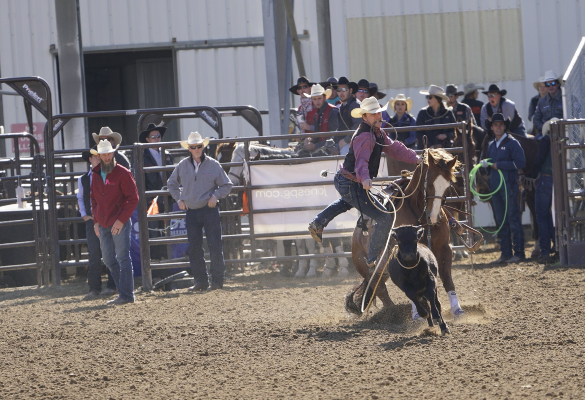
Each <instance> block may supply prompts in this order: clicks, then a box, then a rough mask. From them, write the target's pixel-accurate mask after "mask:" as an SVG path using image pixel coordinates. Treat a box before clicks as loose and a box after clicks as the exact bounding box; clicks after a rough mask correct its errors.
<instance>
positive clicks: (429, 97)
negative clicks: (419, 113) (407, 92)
mask: <svg viewBox="0 0 585 400" xmlns="http://www.w3.org/2000/svg"><path fill="white" fill-rule="evenodd" d="M425 97H426V98H427V100H430V99H434V98H435V96H433V95H432V94H427V95H426V96H425Z"/></svg>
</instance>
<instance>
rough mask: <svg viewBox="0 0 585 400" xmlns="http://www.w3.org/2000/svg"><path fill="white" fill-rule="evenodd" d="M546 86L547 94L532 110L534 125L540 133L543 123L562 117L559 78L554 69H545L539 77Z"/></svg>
mask: <svg viewBox="0 0 585 400" xmlns="http://www.w3.org/2000/svg"><path fill="white" fill-rule="evenodd" d="M541 82H542V83H544V86H545V87H546V90H547V92H548V93H547V94H546V96H544V97H542V98H541V99H540V100H538V106H537V107H536V111H535V112H534V121H533V122H534V126H535V127H536V129H537V130H538V133H539V134H540V133H541V132H542V127H543V125H544V123H545V122H546V121H548V120H550V119H551V118H559V119H562V118H563V98H562V94H561V90H560V88H561V79H560V78H558V77H557V75H556V74H555V73H554V71H552V70H549V71H546V72H545V74H544V76H543V77H542V79H541Z"/></svg>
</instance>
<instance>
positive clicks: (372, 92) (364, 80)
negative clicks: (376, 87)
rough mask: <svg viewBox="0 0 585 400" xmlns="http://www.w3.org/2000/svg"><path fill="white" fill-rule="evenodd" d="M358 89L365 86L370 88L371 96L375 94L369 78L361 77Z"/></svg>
mask: <svg viewBox="0 0 585 400" xmlns="http://www.w3.org/2000/svg"><path fill="white" fill-rule="evenodd" d="M357 86H358V89H359V88H364V89H368V94H369V95H370V96H373V95H374V91H373V90H372V89H371V88H370V82H369V81H368V80H367V79H360V80H359V81H358V83H357Z"/></svg>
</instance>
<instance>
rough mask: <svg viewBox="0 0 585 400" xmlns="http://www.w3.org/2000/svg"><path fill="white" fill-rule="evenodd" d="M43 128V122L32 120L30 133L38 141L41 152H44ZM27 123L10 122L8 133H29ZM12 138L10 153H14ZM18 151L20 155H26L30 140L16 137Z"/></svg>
mask: <svg viewBox="0 0 585 400" xmlns="http://www.w3.org/2000/svg"><path fill="white" fill-rule="evenodd" d="M43 129H45V123H44V122H34V123H33V130H34V132H33V133H32V134H33V136H34V137H35V139H36V140H37V142H38V143H39V148H40V150H41V153H44V152H45V136H44V135H43ZM29 130H30V129H29V128H28V124H27V123H18V124H11V125H10V133H21V132H26V133H30V132H29ZM14 150H15V149H14V140H13V141H12V153H13V154H14ZM18 151H20V154H21V155H24V156H28V155H29V154H30V153H29V151H30V140H29V139H26V138H22V139H18Z"/></svg>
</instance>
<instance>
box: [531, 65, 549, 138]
mask: <svg viewBox="0 0 585 400" xmlns="http://www.w3.org/2000/svg"><path fill="white" fill-rule="evenodd" d="M543 78H544V77H542V76H541V77H540V78H539V79H538V80H537V81H536V82H534V83H533V84H532V86H534V89H536V91H537V92H538V94H537V95H536V96H534V97H533V98H531V99H530V106H528V120H529V121H532V118H533V117H534V113H535V112H536V107H538V101H539V100H540V99H541V98H543V97H544V96H546V94H547V93H548V90H546V86H545V85H544V82H541V80H542V79H543ZM532 134H533V135H535V136H536V135H537V134H538V130H537V129H536V127H534V126H533V128H532Z"/></svg>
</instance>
